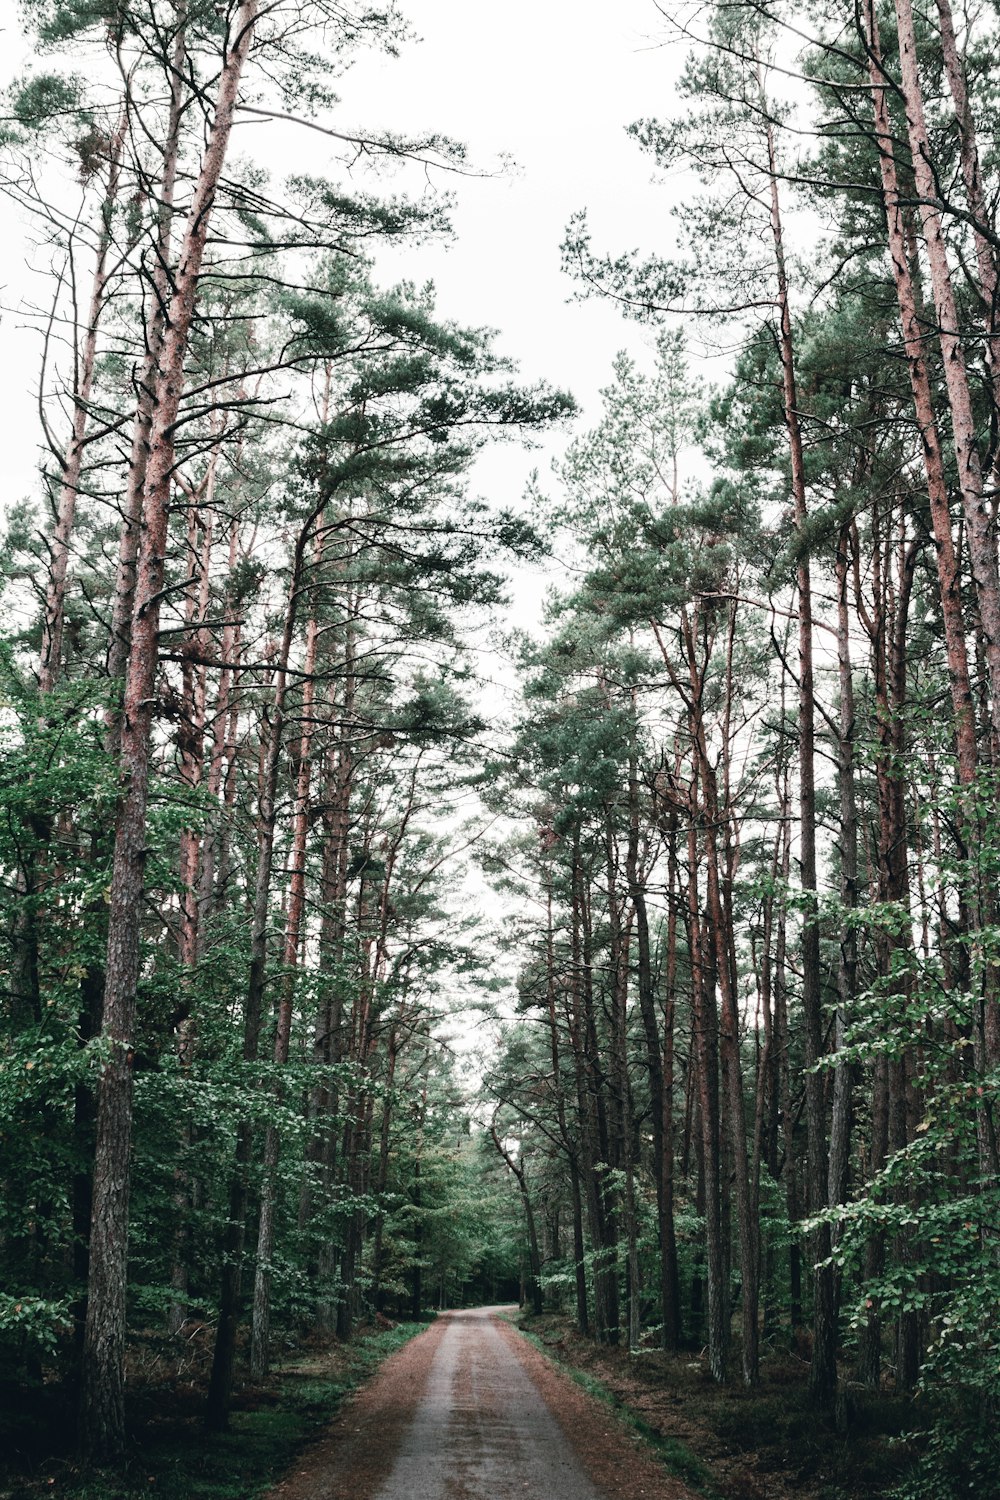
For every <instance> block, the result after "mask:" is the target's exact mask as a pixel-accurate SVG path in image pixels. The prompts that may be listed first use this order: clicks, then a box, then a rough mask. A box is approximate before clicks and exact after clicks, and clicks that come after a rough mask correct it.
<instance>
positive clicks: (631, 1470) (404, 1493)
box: [270, 1309, 694, 1500]
mask: <svg viewBox="0 0 1000 1500" xmlns="http://www.w3.org/2000/svg"><path fill="white" fill-rule="evenodd" d="M612 1497H614V1500H640V1497H642V1500H694V1497H693V1496H692V1495H691V1492H690V1491H689V1490H687V1489H686V1488H685V1487H684V1486H683V1485H682V1484H680V1483H679V1482H678V1481H677V1480H675V1479H673V1478H671V1477H670V1476H669V1475H668V1474H667V1473H666V1472H665V1470H664V1469H663V1467H662V1466H661V1465H660V1464H659V1463H658V1462H657V1461H656V1459H655V1458H654V1457H653V1456H652V1455H651V1454H649V1453H648V1452H647V1451H646V1450H645V1448H644V1447H643V1446H642V1445H641V1444H639V1443H638V1441H637V1439H636V1438H635V1437H634V1436H632V1434H630V1433H629V1432H628V1431H627V1430H626V1429H625V1428H623V1427H621V1426H620V1425H619V1424H618V1423H617V1422H616V1421H615V1419H614V1417H613V1416H612V1415H611V1414H610V1412H609V1411H608V1409H607V1408H606V1407H605V1406H603V1405H602V1404H601V1403H599V1402H597V1401H594V1400H593V1399H592V1398H591V1397H589V1396H587V1395H585V1394H584V1392H583V1391H581V1390H580V1389H579V1387H577V1386H575V1385H574V1384H573V1383H572V1382H571V1381H569V1380H568V1379H567V1378H566V1377H565V1376H563V1375H561V1374H559V1373H557V1372H556V1371H555V1370H554V1369H553V1367H552V1366H551V1365H550V1364H549V1362H548V1361H547V1360H545V1359H544V1358H543V1357H542V1356H541V1355H540V1354H538V1353H537V1351H536V1350H535V1349H534V1348H532V1346H531V1345H530V1344H528V1343H527V1341H526V1340H525V1339H523V1338H521V1336H520V1335H519V1334H518V1333H516V1332H515V1331H514V1330H513V1329H512V1328H511V1327H510V1326H509V1325H507V1324H506V1323H504V1322H503V1321H500V1320H498V1319H497V1318H496V1316H495V1315H494V1311H493V1310H491V1309H476V1310H474V1311H471V1312H454V1313H448V1314H446V1315H444V1316H443V1317H441V1318H439V1319H438V1320H437V1322H436V1323H435V1324H434V1326H433V1327H432V1328H430V1329H428V1330H427V1332H426V1333H423V1334H421V1335H420V1336H419V1337H418V1338H416V1339H414V1340H413V1341H412V1342H411V1343H410V1344H408V1345H406V1347H405V1348H404V1349H402V1350H401V1351H400V1352H399V1354H397V1355H394V1356H393V1358H392V1359H390V1360H389V1361H388V1362H387V1363H386V1364H385V1365H384V1366H383V1368H382V1370H381V1371H380V1372H379V1374H378V1376H377V1377H376V1379H375V1380H374V1381H373V1382H372V1384H371V1385H370V1386H368V1387H366V1388H365V1389H364V1390H363V1391H361V1392H360V1393H359V1395H358V1396H357V1397H355V1398H354V1400H353V1401H351V1402H350V1403H349V1405H348V1406H347V1407H346V1408H345V1409H344V1411H343V1413H342V1415H341V1416H340V1417H339V1418H338V1419H337V1421H335V1422H334V1424H333V1426H332V1427H331V1429H330V1432H329V1434H328V1436H327V1437H326V1438H325V1439H324V1440H323V1442H322V1443H320V1444H319V1445H318V1446H317V1447H316V1448H315V1449H313V1450H312V1451H311V1452H310V1453H309V1454H307V1455H306V1456H305V1458H304V1459H303V1460H302V1461H301V1462H300V1464H299V1466H298V1468H297V1471H296V1472H295V1473H294V1474H292V1475H290V1476H289V1477H288V1479H286V1480H285V1482H284V1483H283V1484H282V1485H280V1486H279V1487H278V1489H277V1490H275V1491H273V1492H272V1494H271V1497H270V1500H612Z"/></svg>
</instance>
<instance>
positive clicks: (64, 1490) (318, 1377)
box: [0, 1323, 428, 1500]
mask: <svg viewBox="0 0 1000 1500" xmlns="http://www.w3.org/2000/svg"><path fill="white" fill-rule="evenodd" d="M427 1327H428V1324H427V1323H400V1324H397V1325H396V1326H395V1327H391V1328H384V1329H379V1330H373V1331H372V1332H370V1333H362V1334H360V1335H359V1336H358V1337H357V1339H355V1340H354V1342H352V1343H351V1344H347V1345H333V1346H332V1347H330V1348H329V1349H326V1350H322V1351H316V1350H311V1351H307V1352H306V1353H304V1354H303V1355H302V1356H300V1357H298V1358H293V1359H291V1360H289V1361H287V1362H286V1363H284V1364H279V1365H278V1366H277V1367H276V1368H275V1370H274V1372H273V1375H272V1378H271V1380H270V1381H269V1383H268V1384H267V1386H264V1387H260V1388H256V1389H248V1390H247V1391H245V1392H244V1393H242V1395H241V1396H240V1397H239V1398H238V1400H237V1403H236V1406H235V1408H234V1410H233V1413H232V1418H231V1424H230V1429H229V1431H228V1432H224V1433H208V1432H206V1431H205V1429H204V1427H203V1426H202V1424H201V1417H200V1410H199V1408H200V1405H201V1402H200V1394H201V1393H200V1392H197V1393H194V1392H189V1394H188V1399H187V1400H186V1401H185V1400H181V1399H177V1400H174V1399H173V1396H172V1392H171V1390H170V1387H169V1385H168V1384H166V1383H164V1384H163V1385H162V1386H161V1387H160V1388H159V1399H157V1393H156V1391H154V1390H147V1391H146V1392H145V1393H144V1397H143V1400H142V1403H141V1404H142V1406H143V1407H144V1408H145V1410H144V1411H143V1412H142V1413H141V1414H140V1415H139V1417H138V1420H137V1422H136V1424H135V1427H134V1431H133V1441H132V1445H131V1449H130V1452H129V1454H128V1456H127V1458H126V1460H125V1462H124V1463H123V1464H122V1465H121V1466H120V1467H118V1468H115V1469H104V1468H84V1467H82V1466H81V1465H80V1464H79V1462H78V1461H77V1460H75V1459H70V1458H63V1459H49V1460H44V1459H43V1460H40V1461H36V1463H35V1464H34V1465H33V1469H32V1472H30V1473H21V1474H19V1475H18V1474H8V1475H2V1474H0V1500H38V1497H39V1496H41V1495H56V1496H60V1497H62V1500H139V1497H140V1496H142V1497H143V1500H150V1497H151V1496H160V1497H162V1500H254V1497H256V1496H259V1495H261V1494H262V1493H263V1492H264V1491H265V1490H266V1489H268V1488H269V1486H271V1485H272V1484H275V1483H276V1482H277V1481H278V1480H279V1479H280V1478H281V1477H282V1475H283V1474H284V1473H285V1471H286V1470H287V1469H288V1468H289V1467H290V1466H291V1464H292V1463H293V1461H294V1460H295V1458H296V1456H297V1455H298V1453H299V1452H301V1450H302V1449H303V1448H304V1447H306V1445H307V1444H308V1443H309V1442H310V1441H311V1440H313V1439H314V1438H316V1437H318V1436H319V1435H320V1433H321V1432H322V1430H323V1429H324V1428H325V1427H326V1426H327V1424H328V1423H329V1422H330V1420H331V1418H332V1417H333V1416H334V1414H335V1413H336V1411H337V1408H338V1407H339V1406H340V1404H341V1402H342V1401H343V1400H344V1398H345V1397H346V1396H348V1395H349V1394H350V1393H351V1392H352V1391H353V1390H355V1389H356V1388H357V1387H358V1386H359V1385H361V1384H362V1383H363V1382H364V1381H365V1380H366V1379H367V1378H368V1377H369V1376H371V1375H372V1374H373V1373H374V1372H375V1370H376V1369H377V1368H378V1366H379V1365H380V1364H382V1362H383V1361H384V1360H386V1359H387V1358H388V1357H389V1355H391V1354H394V1353H395V1352H396V1350H397V1349H400V1348H402V1346H403V1345H404V1344H405V1343H407V1342H408V1341H409V1340H410V1339H411V1338H413V1337H414V1336H415V1335H416V1334H418V1333H421V1332H422V1331H423V1330H424V1329H425V1328H427ZM192 1397H196V1398H197V1399H192ZM58 1436H59V1435H58V1434H55V1433H54V1434H53V1441H52V1443H51V1445H50V1447H49V1452H51V1451H52V1449H54V1448H57V1447H58Z"/></svg>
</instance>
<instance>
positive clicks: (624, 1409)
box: [512, 1320, 723, 1500]
mask: <svg viewBox="0 0 1000 1500" xmlns="http://www.w3.org/2000/svg"><path fill="white" fill-rule="evenodd" d="M512 1321H513V1320H512ZM514 1326H515V1327H516V1328H517V1330H518V1332H519V1333H520V1334H521V1336H522V1337H523V1338H526V1339H527V1340H528V1342H529V1343H531V1344H534V1346H535V1348H536V1349H537V1350H538V1351H539V1353H540V1354H544V1355H545V1357H546V1359H548V1360H551V1362H552V1363H553V1364H554V1365H556V1366H558V1368H559V1369H560V1370H563V1371H564V1372H565V1373H566V1374H567V1375H568V1376H569V1377H570V1379H571V1380H573V1381H574V1382H575V1383H576V1384H577V1385H578V1386H580V1388H581V1389H582V1390H584V1391H586V1392H587V1395H588V1396H593V1397H594V1399H595V1400H597V1401H601V1402H603V1403H604V1405H605V1406H609V1407H610V1408H611V1410H612V1411H613V1412H614V1413H615V1416H616V1417H617V1418H618V1420H619V1421H620V1422H621V1423H623V1424H624V1426H626V1427H628V1428H630V1429H631V1430H632V1431H633V1432H637V1433H638V1434H639V1436H640V1437H641V1438H643V1439H644V1440H645V1442H647V1443H648V1444H649V1446H650V1447H651V1448H652V1449H653V1450H654V1452H655V1453H656V1455H657V1457H658V1458H659V1460H660V1462H661V1463H662V1464H663V1466H664V1468H666V1469H667V1470H668V1471H669V1472H670V1473H671V1474H672V1475H673V1476H674V1478H675V1479H680V1480H683V1482H684V1483H685V1484H687V1485H689V1486H690V1487H691V1489H693V1490H697V1492H698V1493H699V1494H700V1495H704V1497H705V1500H723V1496H722V1495H721V1494H720V1492H719V1491H718V1490H717V1489H716V1488H715V1487H714V1485H713V1483H712V1475H711V1472H710V1470H709V1468H708V1466H707V1465H706V1464H704V1463H702V1461H701V1459H700V1458H699V1457H698V1456H697V1454H695V1453H692V1452H691V1450H690V1448H687V1447H685V1445H684V1444H683V1443H681V1442H679V1441H678V1440H677V1439H676V1438H672V1437H670V1436H669V1435H667V1434H666V1433H663V1432H658V1431H657V1430H656V1428H655V1427H651V1426H650V1425H649V1423H648V1422H644V1421H643V1419H642V1417H640V1416H639V1415H638V1413H636V1412H634V1411H632V1409H631V1408H630V1407H629V1406H628V1405H626V1403H625V1402H624V1401H623V1400H622V1399H621V1397H620V1396H618V1395H616V1393H615V1392H614V1391H612V1390H611V1389H610V1388H609V1387H608V1386H606V1385H605V1384H604V1383H603V1382H602V1381H600V1380H598V1379H596V1377H595V1376H593V1375H591V1374H590V1373H589V1372H588V1371H586V1370H581V1369H579V1368H578V1367H577V1366H576V1365H574V1364H572V1363H571V1362H570V1361H569V1360H566V1359H563V1358H562V1357H561V1356H560V1354H559V1351H558V1350H557V1349H556V1348H555V1347H554V1346H553V1344H552V1343H550V1342H549V1341H548V1340H546V1339H544V1338H543V1337H541V1335H539V1334H537V1333H533V1332H532V1331H531V1330H530V1329H529V1328H526V1327H525V1326H524V1324H523V1323H520V1322H515V1323H514Z"/></svg>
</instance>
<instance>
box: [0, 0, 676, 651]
mask: <svg viewBox="0 0 1000 1500" xmlns="http://www.w3.org/2000/svg"><path fill="white" fill-rule="evenodd" d="M403 9H404V11H405V13H406V14H407V15H408V17H409V19H410V22H411V25H412V28H413V30H414V32H415V33H416V35H417V36H418V37H419V38H420V40H419V41H417V42H414V43H411V44H409V45H408V46H406V47H405V49H404V51H403V53H402V56H401V57H400V58H398V59H395V60H393V59H387V58H384V57H380V56H375V55H372V54H362V56H361V57H360V59H359V61H358V63H357V64H356V65H355V66H354V68H353V69H352V70H351V71H350V73H348V74H347V75H346V77H345V78H344V79H343V80H342V82H341V84H340V86H339V87H340V92H341V94H342V96H343V105H342V107H341V109H340V110H338V112H337V115H336V117H335V118H334V120H332V121H331V123H333V124H335V125H336V126H337V127H338V128H344V127H352V126H353V127H356V128H367V129H368V130H369V131H377V130H383V129H389V130H393V131H398V132H401V133H411V134H417V133H419V132H421V131H430V130H434V131H439V132H443V133H445V134H447V135H450V136H452V137H455V138H457V139H460V140H463V141H465V142H466V144H467V145H468V147H469V153H470V160H471V162H472V163H474V164H477V165H482V166H484V167H487V166H491V165H493V164H495V162H496V160H497V158H498V157H499V156H500V155H501V154H502V153H507V154H509V155H510V156H512V157H513V158H514V160H515V162H516V163H517V170H516V171H515V172H513V173H511V174H510V175H507V176H504V177H491V178H469V177H453V176H452V177H447V178H445V177H442V178H441V182H442V185H443V186H444V187H446V188H448V189H450V190H451V191H452V192H454V193H455V194H456V195H457V200H458V201H457V204H456V208H455V212H454V218H453V222H454V227H455V231H456V239H455V241H454V243H452V244H451V245H449V246H444V245H440V244H438V245H432V246H427V247H424V248H421V249H418V250H413V249H410V250H407V251H406V252H405V254H399V255H396V256H392V257H390V256H385V257H384V260H383V262H382V264H381V266H380V270H381V272H382V275H383V276H384V277H385V278H386V279H393V278H395V277H397V276H402V275H406V276H408V277H411V278H412V279H415V280H418V281H423V280H425V279H428V278H429V279H432V280H433V281H434V282H435V285H436V287H437V291H438V300H439V306H440V308H441V311H442V312H443V313H445V314H446V315H448V316H451V317H454V318H457V319H459V320H461V321H463V322H467V323H470V324H474V325H487V326H491V327H494V328H496V329H498V330H499V331H500V341H499V345H500V348H501V349H502V350H503V352H505V353H507V354H509V355H511V356H513V357H514V358H515V359H516V360H517V361H518V362H519V364H520V368H521V373H522V375H523V376H524V377H525V378H526V379H529V380H535V379H539V378H545V379H547V380H549V381H550V382H552V383H553V384H555V385H558V386H562V387H565V388H567V389H569V390H571V391H572V392H573V394H574V395H575V396H576V398H577V400H578V402H579V403H580V405H581V407H582V408H583V416H582V418H581V419H580V421H579V422H578V423H577V428H578V430H579V428H580V426H581V424H584V425H585V424H588V423H590V422H592V421H594V420H595V418H596V415H597V411H598V399H597V393H598V391H599V389H600V387H601V386H602V384H604V383H606V382H607V380H608V378H609V375H610V365H611V360H612V358H613V356H614V354H615V352H616V351H617V350H618V349H620V348H626V347H627V348H629V349H631V350H632V351H634V352H635V353H637V354H639V355H641V356H643V357H645V351H646V350H647V348H648V342H649V336H648V335H647V334H646V333H644V332H643V331H642V330H640V329H639V328H637V327H636V326H635V325H630V324H626V323H624V322H623V321H622V319H621V318H620V316H619V315H618V313H617V312H616V311H615V309H614V308H613V307H610V306H607V305H604V304H601V303H597V302H590V303H586V304H574V303H571V302H569V300H568V299H569V298H570V296H571V294H572V285H571V283H570V282H569V280H568V278H566V277H564V276H563V275H562V273H561V271H560V267H559V245H560V242H561V240H562V237H563V232H564V229H565V226H566V224H567V221H568V219H569V217H570V215H571V214H572V213H573V212H574V210H576V209H578V208H583V207H586V208H587V209H588V210H589V213H590V216H591V223H592V228H593V232H594V243H595V246H597V247H607V248H608V249H609V250H624V249H630V248H632V247H636V246H641V247H642V248H644V249H648V250H654V249H668V248H669V245H670V242H671V237H672V225H671V222H670V216H669V210H670V206H671V202H670V200H671V196H672V194H671V190H670V188H669V187H666V186H663V185H662V184H661V185H654V184H653V183H652V182H651V171H650V163H649V161H648V159H647V158H645V157H644V156H643V155H642V154H641V153H640V151H639V150H638V148H637V147H636V146H635V145H634V144H633V143H632V142H630V141H629V140H628V139H627V138H626V136H625V127H626V125H627V124H628V123H629V122H630V121H632V120H634V119H636V118H639V117H640V116H642V115H650V114H664V113H667V112H669V110H670V109H671V107H672V103H673V84H674V80H675V78H676V75H677V71H678V69H679V67H680V63H681V54H680V53H679V51H678V50H677V49H675V48H672V47H670V48H664V47H662V46H657V45H656V44H655V39H656V36H657V31H658V26H657V22H658V19H659V18H658V16H657V14H656V11H655V8H654V6H653V4H652V0H620V3H619V4H618V5H617V6H615V7H611V6H608V5H607V4H604V3H602V4H598V3H596V0H585V3H579V0H577V3H570V0H508V3H507V4H506V5H505V6H504V7H502V8H493V7H488V6H480V5H470V4H469V3H468V0H403ZM0 27H2V33H0V46H2V55H3V62H2V63H0V78H2V82H3V83H4V84H6V83H7V82H9V80H10V78H11V77H12V76H15V75H16V74H18V73H19V72H21V71H22V69H23V68H24V66H25V63H26V61H27V58H28V52H27V48H26V46H25V43H24V40H23V38H22V36H21V33H20V27H19V22H18V15H17V7H16V4H15V0H0ZM245 118H246V117H244V119H245ZM234 145H235V146H236V148H237V149H238V150H240V151H242V152H246V153H247V154H248V155H251V156H252V157H253V158H254V159H255V160H257V161H260V162H261V163H262V164H264V165H266V166H267V167H268V168H269V169H270V170H272V172H273V173H274V175H275V176H278V177H280V176H281V174H282V173H283V172H284V171H285V170H287V169H288V167H289V166H293V167H294V169H295V170H296V171H314V172H317V173H320V172H323V171H324V170H330V172H331V175H333V174H334V172H335V171H337V170H338V169H337V165H336V163H335V162H334V161H333V157H332V152H331V150H330V146H331V143H330V142H328V141H327V140H325V139H324V138H323V137H322V136H320V135H318V134H317V133H315V132H312V131H309V130H306V129H303V128H301V127H297V126H294V125H285V124H283V123H281V122H269V123H266V124H259V123H258V124H253V125H250V124H243V125H241V127H240V129H239V130H238V131H237V132H236V134H235V137H234ZM387 186H388V187H389V189H390V190H392V191H399V190H402V189H403V188H405V187H409V188H410V189H411V190H412V189H415V188H418V187H419V180H418V179H417V178H416V177H415V176H414V177H412V178H408V177H406V176H398V177H396V178H393V179H391V180H390V181H389V183H388V184H387ZM0 224H2V233H0V301H2V304H3V306H4V309H5V311H4V314H3V320H2V324H0V351H2V357H0V384H2V386H3V406H2V409H3V411H4V413H5V416H6V424H5V426H6V430H5V433H4V437H3V442H2V444H0V469H2V476H0V503H4V504H6V503H10V502H12V501H15V500H17V499H19V498H20V497H21V496H23V495H24V494H26V493H28V492H30V491H31V490H33V488H34V483H35V480H34V471H35V464H36V461H37V446H38V439H39V430H38V420H37V411H36V405H35V387H36V385H37V378H38V364H39V350H40V340H39V335H38V332H37V330H36V329H33V328H28V327H26V326H24V324H23V322H22V320H21V319H20V318H19V317H18V314H17V307H18V304H19V302H20V300H21V299H22V298H23V297H24V296H25V295H26V294H27V295H29V296H30V295H31V294H32V292H33V291H34V294H35V295H36V296H37V295H39V282H40V278H39V276H38V275H37V273H36V274H35V275H32V273H31V270H30V259H31V241H30V236H29V233H28V228H27V226H26V225H25V224H24V223H22V222H20V221H19V220H18V218H17V216H16V215H15V214H14V212H13V211H12V209H11V207H10V205H9V204H8V203H6V202H5V201H4V200H0ZM39 269H41V268H39ZM566 440H567V435H566V434H565V433H563V434H561V435H553V436H551V437H550V438H548V439H547V440H546V441H545V443H544V444H543V446H542V448H541V450H539V451H535V452H526V451H525V450H524V449H523V448H521V447H519V446H516V445H511V446H504V447H499V448H497V449H494V450H492V452H491V453H490V455H489V456H488V457H486V458H485V459H483V460H481V461H480V464H479V466H478V468H477V471H476V475H475V480H474V483H475V488H476V489H477V490H478V491H479V492H480V493H483V494H486V495H487V496H489V497H490V498H491V499H493V500H495V501H496V502H497V503H499V504H504V505H509V504H512V503H517V501H518V499H519V498H520V496H521V494H522V492H523V489H524V486H525V482H526V480H527V477H528V475H529V474H530V472H531V470H532V468H534V467H538V468H539V469H541V470H542V472H543V473H544V472H545V470H546V469H547V468H548V465H549V461H550V458H551V455H552V454H553V453H554V452H557V451H559V449H561V447H562V446H563V445H564V444H565V442H566ZM541 591H542V581H541V579H540V578H539V577H535V578H532V577H527V576H525V577H522V578H520V579H519V580H518V581H517V585H516V610H515V616H516V619H517V623H529V622H530V620H531V618H532V617H534V616H536V615H537V608H538V600H539V598H540V594H541Z"/></svg>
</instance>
